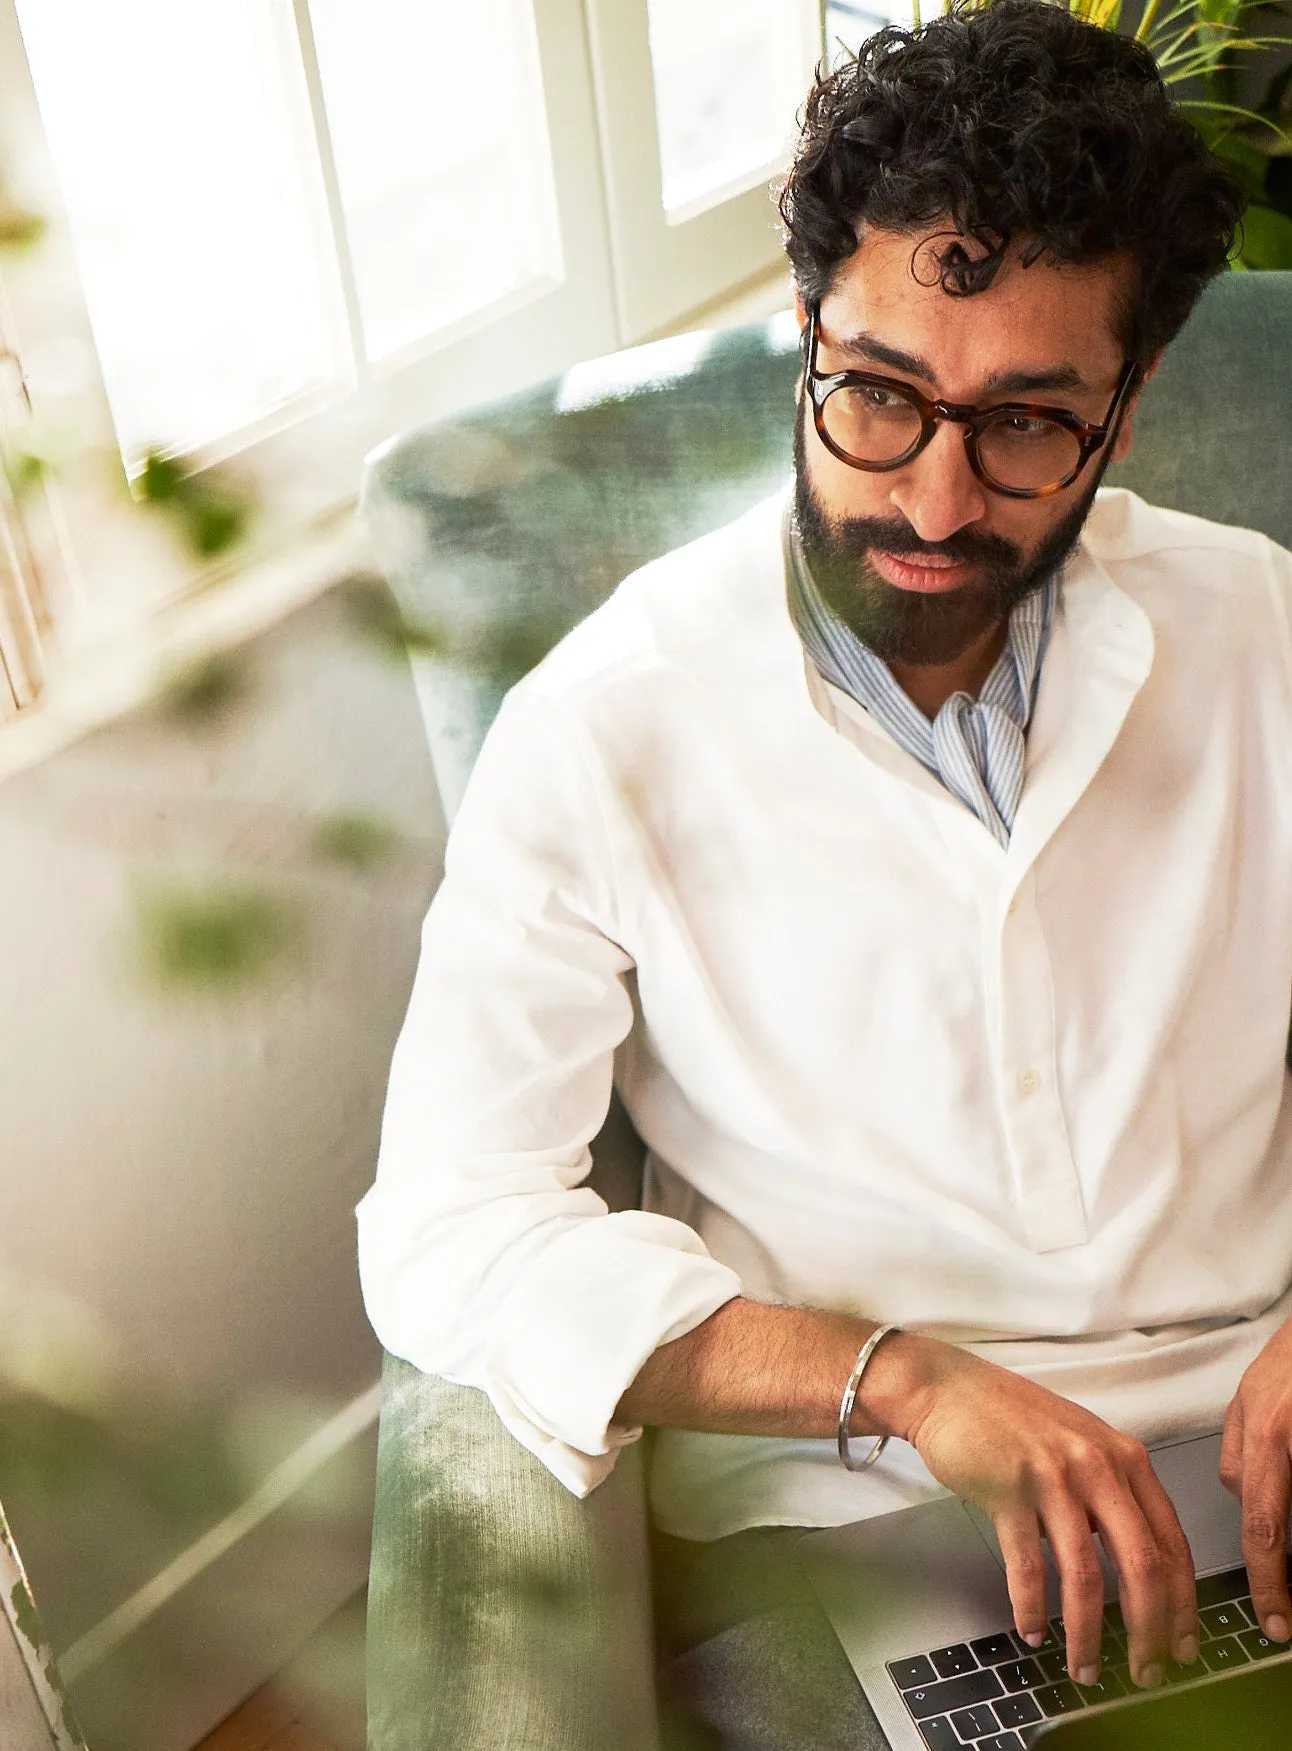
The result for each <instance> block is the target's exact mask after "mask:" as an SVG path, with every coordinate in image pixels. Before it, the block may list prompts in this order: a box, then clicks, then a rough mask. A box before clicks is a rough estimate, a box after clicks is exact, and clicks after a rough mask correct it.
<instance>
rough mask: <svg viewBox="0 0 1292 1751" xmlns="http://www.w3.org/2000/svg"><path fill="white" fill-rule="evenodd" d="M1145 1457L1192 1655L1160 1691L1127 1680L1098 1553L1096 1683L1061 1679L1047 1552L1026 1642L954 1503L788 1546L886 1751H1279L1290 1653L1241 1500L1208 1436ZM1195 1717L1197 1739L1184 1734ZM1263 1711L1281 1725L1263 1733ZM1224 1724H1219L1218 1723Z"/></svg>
mask: <svg viewBox="0 0 1292 1751" xmlns="http://www.w3.org/2000/svg"><path fill="white" fill-rule="evenodd" d="M1151 1458H1152V1461H1153V1466H1154V1469H1155V1470H1156V1472H1157V1474H1158V1476H1159V1478H1160V1479H1161V1480H1162V1483H1163V1486H1164V1487H1165V1489H1166V1491H1167V1494H1168V1495H1169V1496H1170V1497H1171V1500H1172V1501H1173V1503H1174V1504H1175V1509H1176V1513H1177V1514H1178V1515H1179V1517H1180V1524H1181V1526H1182V1527H1183V1529H1184V1533H1185V1536H1186V1537H1187V1538H1188V1540H1189V1547H1190V1549H1191V1551H1192V1552H1193V1560H1194V1568H1195V1570H1196V1572H1197V1575H1198V1605H1199V1615H1200V1631H1201V1635H1200V1640H1201V1656H1202V1657H1201V1660H1200V1661H1199V1663H1198V1665H1197V1666H1196V1667H1178V1668H1177V1667H1172V1668H1169V1669H1168V1682H1167V1684H1166V1685H1165V1686H1163V1688H1162V1689H1161V1690H1158V1691H1153V1692H1146V1691H1140V1690H1137V1689H1136V1688H1135V1686H1134V1685H1133V1684H1132V1683H1131V1680H1130V1677H1129V1674H1128V1672H1127V1669H1126V1642H1125V1638H1124V1635H1123V1633H1122V1632H1123V1625H1122V1620H1121V1613H1120V1610H1119V1609H1118V1606H1117V1604H1116V1592H1117V1588H1116V1579H1115V1576H1114V1574H1113V1572H1112V1570H1111V1568H1110V1567H1109V1565H1108V1564H1107V1562H1106V1560H1105V1566H1104V1574H1105V1596H1106V1598H1107V1600H1108V1605H1107V1608H1106V1610H1105V1613H1104V1646H1103V1668H1102V1672H1101V1678H1100V1682H1099V1684H1098V1685H1094V1686H1078V1685H1076V1684H1074V1683H1073V1682H1072V1681H1071V1679H1070V1678H1069V1677H1068V1675H1067V1669H1066V1654H1065V1647H1064V1638H1063V1626H1062V1621H1061V1618H1060V1617H1059V1583H1058V1574H1057V1571H1056V1570H1055V1569H1054V1567H1053V1565H1052V1563H1051V1562H1050V1560H1049V1558H1048V1556H1047V1561H1046V1566H1047V1598H1048V1602H1049V1608H1050V1612H1051V1619H1050V1626H1049V1632H1048V1634H1047V1636H1046V1639H1045V1641H1044V1643H1043V1644H1042V1645H1041V1647H1039V1648H1036V1649H1033V1648H1030V1647H1028V1645H1027V1644H1026V1643H1025V1642H1023V1641H1021V1640H1020V1639H1019V1638H1018V1637H1017V1636H1016V1635H1015V1633H1014V1631H1013V1613H1012V1611H1011V1609H1010V1604H1009V1594H1008V1591H1007V1588H1006V1584H1005V1563H1004V1559H1003V1557H1002V1556H1001V1552H1000V1546H999V1544H998V1543H997V1540H996V1534H995V1529H994V1527H993V1526H992V1523H991V1521H990V1520H989V1519H988V1517H987V1516H986V1515H985V1514H983V1513H981V1512H980V1510H978V1509H977V1508H975V1507H973V1506H972V1505H971V1504H970V1503H967V1502H963V1501H961V1500H960V1499H959V1498H958V1497H955V1496H947V1497H944V1498H942V1499H940V1500H938V1501H935V1502H929V1503H926V1504H924V1505H923V1506H921V1507H917V1508H907V1509H905V1510H902V1511H900V1512H898V1513H895V1514H884V1515H880V1516H878V1517H876V1518H875V1519H871V1520H861V1521H857V1522H856V1523H854V1524H852V1525H849V1526H835V1527H829V1528H827V1529H825V1530H823V1531H820V1532H810V1533H808V1534H806V1535H805V1536H804V1537H803V1538H802V1539H801V1540H800V1542H799V1544H798V1547H797V1549H798V1554H799V1557H800V1559H801V1561H802V1562H803V1565H804V1567H805V1569H806V1571H807V1575H808V1578H809V1580H810V1581H811V1584H812V1587H813V1589H814V1591H815V1592H816V1594H817V1596H818V1598H819V1599H820V1601H821V1604H822V1606H823V1608H824V1610H825V1613H826V1615H827V1617H828V1618H829V1620H830V1622H831V1624H832V1625H833V1627H834V1630H835V1632H836V1634H837V1635H838V1637H839V1640H840V1642H841V1643H842V1644H843V1648H844V1652H845V1653H846V1654H847V1656H848V1659H849V1660H850V1661H851V1663H852V1667H853V1670H854V1671H855V1672H856V1674H857V1677H858V1679H859V1681H860V1683H861V1687H862V1689H863V1690H864V1691H865V1693H866V1697H867V1699H868V1701H869V1702H870V1704H871V1707H872V1708H873V1709H874V1711H875V1714H876V1717H877V1718H878V1720H879V1724H880V1726H881V1727H882V1728H883V1730H884V1733H885V1734H886V1736H887V1738H888V1741H889V1743H890V1745H891V1746H892V1747H893V1751H970V1748H972V1751H1024V1748H1025V1747H1028V1746H1032V1745H1035V1746H1036V1751H1105V1748H1107V1751H1123V1748H1126V1751H1129V1748H1130V1747H1134V1748H1135V1751H1140V1748H1141V1747H1143V1748H1145V1751H1148V1748H1149V1747H1153V1748H1156V1747H1157V1746H1159V1745H1161V1746H1162V1747H1166V1746H1170V1747H1172V1751H1188V1748H1189V1747H1193V1746H1197V1747H1199V1748H1202V1747H1205V1748H1206V1751H1225V1748H1226V1747H1227V1746H1228V1745H1229V1744H1230V1743H1232V1744H1233V1745H1234V1747H1235V1751H1237V1747H1238V1746H1239V1745H1241V1746H1242V1747H1243V1751H1266V1748H1267V1746H1268V1747H1269V1751H1273V1747H1274V1746H1275V1745H1277V1746H1278V1747H1279V1751H1289V1748H1292V1646H1290V1645H1289V1644H1286V1643H1273V1642H1270V1641H1269V1640H1268V1639H1267V1638H1266V1637H1265V1635H1264V1634H1263V1633H1262V1631H1261V1629H1260V1627H1259V1626H1258V1624H1257V1623H1256V1621H1255V1617H1254V1614H1253V1612H1252V1609H1251V1599H1250V1596H1249V1588H1248V1584H1247V1572H1246V1569H1245V1568H1244V1567H1243V1560H1242V1543H1241V1530H1240V1511H1239V1505H1238V1503H1237V1502H1236V1501H1235V1499H1234V1498H1233V1497H1232V1496H1231V1495H1230V1494H1229V1492H1228V1491H1227V1490H1226V1489H1225V1488H1224V1486H1223V1485H1222V1484H1221V1482H1220V1479H1219V1476H1218V1466H1219V1462H1220V1436H1219V1435H1207V1436H1202V1437H1199V1438H1197V1439H1194V1440H1188V1441H1179V1442H1173V1443H1171V1444H1169V1445H1166V1446H1163V1447H1159V1448H1155V1449H1154V1450H1153V1452H1152V1454H1151ZM1195 1716H1196V1720H1195ZM1204 1717H1205V1719H1206V1720H1208V1721H1210V1722H1211V1723H1212V1725H1211V1728H1210V1730H1209V1732H1208V1733H1207V1734H1202V1733H1200V1732H1199V1731H1198V1730H1197V1728H1198V1726H1199V1725H1200V1724H1201V1722H1202V1721H1203V1719H1204ZM1262 1719H1268V1720H1269V1721H1270V1722H1271V1723H1278V1722H1282V1727H1281V1730H1277V1729H1276V1727H1275V1726H1271V1732H1273V1733H1274V1734H1275V1736H1273V1737H1269V1738H1268V1739H1266V1738H1261V1737H1260V1736H1259V1734H1260V1732H1261V1730H1262V1729H1261V1727H1260V1721H1261V1720H1262ZM1226 1720H1227V1721H1228V1722H1229V1723H1230V1725H1229V1727H1228V1728H1226V1727H1224V1726H1223V1724H1222V1725H1221V1726H1217V1725H1216V1724H1215V1723H1216V1722H1217V1721H1220V1722H1222V1723H1223V1722H1224V1721H1226ZM1243 1721H1246V1722H1248V1723H1249V1724H1248V1727H1247V1728H1241V1727H1240V1726H1239V1725H1238V1724H1237V1723H1240V1722H1243ZM1182 1722H1184V1723H1188V1724H1187V1725H1185V1726H1182V1725H1181V1723H1182ZM1252 1722H1255V1725H1251V1723H1252ZM1155 1723H1160V1724H1155ZM1119 1734H1120V1735H1121V1736H1118V1735H1119ZM1127 1735H1129V1736H1127ZM1226 1735H1228V1736H1226Z"/></svg>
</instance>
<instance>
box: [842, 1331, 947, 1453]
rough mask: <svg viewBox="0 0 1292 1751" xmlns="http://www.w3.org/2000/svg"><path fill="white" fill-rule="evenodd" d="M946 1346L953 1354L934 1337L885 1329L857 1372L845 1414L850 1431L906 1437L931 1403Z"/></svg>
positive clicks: (903, 1438) (943, 1360)
mask: <svg viewBox="0 0 1292 1751" xmlns="http://www.w3.org/2000/svg"><path fill="white" fill-rule="evenodd" d="M948 1351H950V1352H951V1353H952V1354H959V1352H957V1351H955V1350H954V1347H953V1346H952V1345H950V1344H944V1343H940V1342H939V1341H938V1340H937V1339H936V1338H924V1337H920V1336H919V1335H918V1333H915V1332H908V1331H894V1332H890V1334H889V1335H888V1336H887V1337H886V1338H885V1339H884V1341H883V1343H882V1344H880V1345H879V1347H878V1349H877V1350H876V1351H875V1353H874V1355H873V1356H872V1357H871V1358H870V1361H869V1363H868V1364H867V1366H866V1371H865V1374H864V1375H863V1376H862V1381H861V1386H860V1388H859V1390H858V1393H857V1399H856V1403H855V1404H854V1406H853V1412H852V1417H851V1419H850V1426H851V1428H852V1431H853V1432H854V1433H855V1434H875V1435H891V1436H893V1437H894V1438H895V1439H897V1440H899V1441H910V1440H911V1439H912V1436H913V1433H914V1431H915V1430H916V1429H917V1428H918V1427H919V1425H920V1423H921V1422H922V1421H923V1420H924V1417H925V1415H926V1414H927V1413H928V1410H929V1408H930V1406H931V1404H932V1401H933V1397H934V1394H935V1392H936V1390H937V1382H938V1380H939V1378H940V1376H941V1374H942V1373H943V1371H944V1367H945V1363H946V1360H947V1352H948Z"/></svg>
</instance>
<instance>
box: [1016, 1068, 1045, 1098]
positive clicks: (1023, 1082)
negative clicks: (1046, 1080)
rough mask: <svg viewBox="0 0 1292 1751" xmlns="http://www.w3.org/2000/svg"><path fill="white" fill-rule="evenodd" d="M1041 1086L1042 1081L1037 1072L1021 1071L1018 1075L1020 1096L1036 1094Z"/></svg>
mask: <svg viewBox="0 0 1292 1751" xmlns="http://www.w3.org/2000/svg"><path fill="white" fill-rule="evenodd" d="M1040 1086H1041V1079H1040V1077H1039V1076H1038V1075H1037V1074H1036V1072H1035V1070H1020V1071H1019V1073H1018V1092H1019V1093H1020V1094H1035V1093H1036V1091H1037V1089H1038V1088H1039V1087H1040Z"/></svg>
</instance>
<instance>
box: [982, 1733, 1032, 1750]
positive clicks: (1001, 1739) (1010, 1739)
mask: <svg viewBox="0 0 1292 1751" xmlns="http://www.w3.org/2000/svg"><path fill="white" fill-rule="evenodd" d="M978 1751H1023V1741H1022V1740H1021V1739H1020V1738H1019V1736H1018V1734H1017V1733H993V1734H992V1735H991V1737H990V1739H979V1741H978Z"/></svg>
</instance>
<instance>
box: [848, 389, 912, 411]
mask: <svg viewBox="0 0 1292 1751" xmlns="http://www.w3.org/2000/svg"><path fill="white" fill-rule="evenodd" d="M860 393H861V400H862V405H863V406H865V407H868V408H873V409H874V410H875V412H876V413H886V412H887V411H888V409H889V408H893V407H909V406H910V403H909V402H908V401H906V400H905V398H904V397H903V396H900V395H894V394H893V392H892V390H891V389H879V388H877V387H876V386H875V385H874V384H867V386H866V387H865V388H864V389H863V390H861V392H860Z"/></svg>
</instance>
